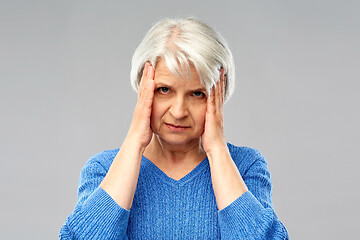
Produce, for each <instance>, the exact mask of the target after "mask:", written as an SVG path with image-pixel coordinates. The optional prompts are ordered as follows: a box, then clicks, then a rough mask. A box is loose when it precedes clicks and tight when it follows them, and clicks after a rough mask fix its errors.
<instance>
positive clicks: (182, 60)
mask: <svg viewBox="0 0 360 240" xmlns="http://www.w3.org/2000/svg"><path fill="white" fill-rule="evenodd" d="M161 58H164V59H165V61H166V65H167V67H168V68H169V70H170V71H171V72H172V73H174V74H176V75H177V76H179V75H180V73H181V72H182V71H181V70H182V69H183V67H186V69H187V70H188V74H189V73H190V66H189V63H190V64H193V66H194V67H195V69H196V71H197V73H198V75H199V78H200V82H201V84H202V85H203V86H205V88H206V89H207V91H208V93H209V91H210V89H211V87H212V86H214V85H216V83H217V82H218V81H219V78H220V69H221V68H223V69H224V74H225V76H226V87H225V102H227V100H228V99H229V98H230V96H231V95H232V93H233V92H234V88H235V64H234V60H233V56H232V54H231V51H230V49H229V47H228V45H227V43H226V41H225V39H224V38H222V37H221V35H220V34H219V33H218V32H216V31H215V30H214V29H213V28H212V27H211V26H209V25H208V24H206V23H204V22H202V21H200V20H198V19H196V18H193V17H190V18H182V19H167V18H166V19H162V20H160V21H158V22H157V23H155V24H154V25H153V26H152V28H151V29H150V30H149V32H148V33H147V34H146V36H145V37H144V39H143V41H142V42H141V43H140V45H139V46H138V47H137V48H136V50H135V52H134V55H133V58H132V66H131V73H130V78H131V85H132V87H133V88H134V90H135V91H137V90H138V87H139V84H140V80H141V76H142V72H143V69H144V66H145V63H146V62H150V63H151V65H152V66H153V67H155V68H156V63H157V61H158V60H159V59H161Z"/></svg>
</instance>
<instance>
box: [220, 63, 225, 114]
mask: <svg viewBox="0 0 360 240" xmlns="http://www.w3.org/2000/svg"><path fill="white" fill-rule="evenodd" d="M222 70H223V71H222V75H221V76H222V77H221V108H223V106H224V102H225V90H226V89H225V83H226V77H225V70H224V69H222Z"/></svg>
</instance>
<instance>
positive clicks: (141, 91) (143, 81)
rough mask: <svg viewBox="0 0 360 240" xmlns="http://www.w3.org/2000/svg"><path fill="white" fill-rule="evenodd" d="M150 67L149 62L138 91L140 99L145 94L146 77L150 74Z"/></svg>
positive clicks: (145, 67)
mask: <svg viewBox="0 0 360 240" xmlns="http://www.w3.org/2000/svg"><path fill="white" fill-rule="evenodd" d="M149 65H150V64H149V63H148V62H146V63H145V66H144V70H143V74H142V76H141V79H140V85H139V89H138V99H140V98H141V96H142V95H143V93H144V87H145V86H146V76H147V74H148V70H149Z"/></svg>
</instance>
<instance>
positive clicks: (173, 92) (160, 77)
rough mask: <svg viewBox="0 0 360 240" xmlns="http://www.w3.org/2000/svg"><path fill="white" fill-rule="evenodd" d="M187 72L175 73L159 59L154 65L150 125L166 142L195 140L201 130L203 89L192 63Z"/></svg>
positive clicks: (202, 129)
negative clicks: (153, 89) (153, 90)
mask: <svg viewBox="0 0 360 240" xmlns="http://www.w3.org/2000/svg"><path fill="white" fill-rule="evenodd" d="M191 75H192V76H191V77H190V78H187V77H186V78H182V77H177V76H176V75H175V74H173V73H172V72H171V71H170V70H169V69H168V68H167V66H166V63H165V60H163V59H161V60H159V62H158V63H157V66H156V69H155V77H154V82H155V94H154V101H153V109H152V115H151V128H152V130H153V132H154V133H155V134H157V135H158V136H159V137H160V138H161V139H162V140H164V141H166V142H167V143H169V144H174V145H176V144H186V143H189V142H190V141H192V140H198V139H199V137H200V136H201V134H202V133H203V131H204V125H205V113H206V100H207V96H206V95H207V93H206V89H205V87H204V86H203V85H201V83H200V79H199V76H198V74H197V73H196V70H195V68H194V67H193V66H192V65H191ZM185 76H187V75H185Z"/></svg>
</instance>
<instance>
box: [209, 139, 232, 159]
mask: <svg viewBox="0 0 360 240" xmlns="http://www.w3.org/2000/svg"><path fill="white" fill-rule="evenodd" d="M227 154H230V152H229V148H228V147H227V144H226V143H225V144H219V145H217V147H214V148H212V149H211V150H210V151H208V152H206V155H207V157H208V159H209V161H212V160H213V159H218V158H221V156H224V155H227Z"/></svg>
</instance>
